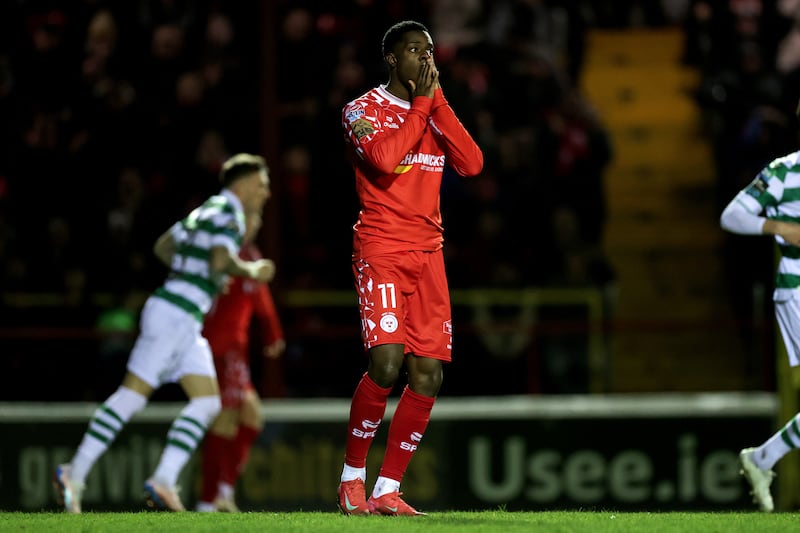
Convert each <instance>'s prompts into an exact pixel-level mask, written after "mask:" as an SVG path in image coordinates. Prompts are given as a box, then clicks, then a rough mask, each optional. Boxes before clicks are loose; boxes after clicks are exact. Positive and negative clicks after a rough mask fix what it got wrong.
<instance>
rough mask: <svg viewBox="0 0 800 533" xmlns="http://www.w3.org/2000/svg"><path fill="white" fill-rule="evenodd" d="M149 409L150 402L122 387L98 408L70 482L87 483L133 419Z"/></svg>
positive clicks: (85, 436) (73, 458) (90, 422)
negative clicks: (90, 472)
mask: <svg viewBox="0 0 800 533" xmlns="http://www.w3.org/2000/svg"><path fill="white" fill-rule="evenodd" d="M145 405H147V398H146V397H144V396H142V395H141V394H139V393H138V392H135V391H133V390H131V389H129V388H127V387H119V388H118V389H117V390H116V391H115V392H114V394H112V395H111V396H109V397H108V399H107V400H106V401H105V402H104V403H103V404H102V405H101V406H100V407H98V408H97V410H96V411H95V412H94V415H92V419H91V420H90V421H89V427H88V428H87V429H86V433H85V434H84V435H83V440H81V443H80V445H79V446H78V449H77V450H76V451H75V455H74V456H73V457H72V461H71V462H70V464H71V466H72V470H71V472H70V479H71V480H72V481H74V482H76V483H84V482H85V481H86V476H87V475H88V474H89V470H91V469H92V467H93V466H94V464H95V463H96V462H97V459H99V458H100V456H101V455H103V453H105V451H106V450H108V448H109V446H111V443H112V442H114V439H115V438H117V435H118V434H119V432H120V431H122V428H123V427H125V424H127V422H128V420H130V419H131V417H132V416H133V415H134V414H135V413H137V412H139V411H141V410H142V408H144V406H145Z"/></svg>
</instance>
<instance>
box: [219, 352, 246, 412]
mask: <svg viewBox="0 0 800 533" xmlns="http://www.w3.org/2000/svg"><path fill="white" fill-rule="evenodd" d="M214 366H215V367H216V369H217V381H219V395H220V398H221V399H222V408H223V409H238V408H239V407H241V405H242V401H243V400H244V395H245V393H246V392H247V391H251V390H255V387H253V381H252V379H251V377H250V359H249V357H248V354H247V350H246V349H244V348H242V349H231V350H228V351H226V352H225V353H223V354H221V355H217V354H214Z"/></svg>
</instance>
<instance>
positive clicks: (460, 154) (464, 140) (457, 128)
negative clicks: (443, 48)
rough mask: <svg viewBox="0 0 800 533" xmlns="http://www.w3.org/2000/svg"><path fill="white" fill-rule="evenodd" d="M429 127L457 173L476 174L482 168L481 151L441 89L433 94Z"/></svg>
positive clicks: (449, 163) (466, 175)
mask: <svg viewBox="0 0 800 533" xmlns="http://www.w3.org/2000/svg"><path fill="white" fill-rule="evenodd" d="M430 123H431V129H432V130H433V132H434V135H435V137H436V140H437V142H438V143H439V145H440V146H441V147H442V150H443V151H444V153H445V157H446V158H447V164H448V165H450V166H451V167H452V168H453V169H454V170H455V171H456V172H458V174H459V175H461V176H465V177H469V176H476V175H478V174H479V173H480V171H481V170H482V169H483V152H482V151H481V149H480V147H478V145H477V143H476V142H475V140H474V139H473V138H472V136H471V135H470V134H469V132H468V131H467V129H466V128H465V127H464V125H463V124H462V123H461V121H460V120H459V119H458V117H457V116H456V114H455V112H454V111H453V108H452V107H450V104H448V103H447V99H446V98H445V97H444V93H443V92H442V90H441V89H436V91H435V92H434V95H433V111H432V113H431V120H430Z"/></svg>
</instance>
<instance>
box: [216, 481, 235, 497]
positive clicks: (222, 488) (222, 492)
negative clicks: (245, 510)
mask: <svg viewBox="0 0 800 533" xmlns="http://www.w3.org/2000/svg"><path fill="white" fill-rule="evenodd" d="M217 496H219V497H220V498H222V499H223V500H230V499H233V486H232V485H229V484H228V483H220V484H219V485H218V486H217Z"/></svg>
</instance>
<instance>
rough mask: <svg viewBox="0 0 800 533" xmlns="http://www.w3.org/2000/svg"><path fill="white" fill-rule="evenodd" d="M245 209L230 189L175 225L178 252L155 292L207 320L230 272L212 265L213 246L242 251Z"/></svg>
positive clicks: (196, 316)
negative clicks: (213, 270)
mask: <svg viewBox="0 0 800 533" xmlns="http://www.w3.org/2000/svg"><path fill="white" fill-rule="evenodd" d="M244 228H245V223H244V210H243V209H242V204H241V202H240V201H239V199H238V198H237V197H236V196H235V195H234V194H233V193H232V192H230V191H228V190H227V189H223V190H222V192H220V194H218V195H215V196H212V197H210V198H209V199H208V200H206V201H205V202H204V203H203V205H201V206H200V207H197V208H196V209H195V210H194V211H192V212H191V213H189V216H187V217H186V218H184V219H183V220H181V221H179V222H176V223H175V225H173V226H172V229H171V231H172V236H173V238H174V239H175V242H176V245H177V247H176V251H175V255H174V256H173V257H172V267H171V271H170V274H169V276H168V277H167V280H166V281H165V282H164V285H162V286H161V287H160V288H158V289H156V291H155V293H154V296H157V297H159V298H162V299H164V300H167V301H168V302H171V303H173V304H175V305H177V306H178V307H180V308H181V309H183V310H184V311H186V312H188V313H189V314H191V315H192V316H194V317H195V318H196V319H197V320H198V321H199V322H202V321H203V318H204V317H205V315H206V313H208V310H209V309H211V304H212V303H213V300H214V297H216V295H217V294H219V292H220V291H221V290H222V288H223V287H224V286H225V283H226V282H227V276H224V275H220V274H218V273H217V274H213V275H212V273H211V271H210V269H209V258H210V254H211V248H212V247H215V246H224V247H225V248H227V249H228V250H230V251H231V253H232V254H233V255H238V253H239V248H240V246H241V244H242V238H243V237H244Z"/></svg>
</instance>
